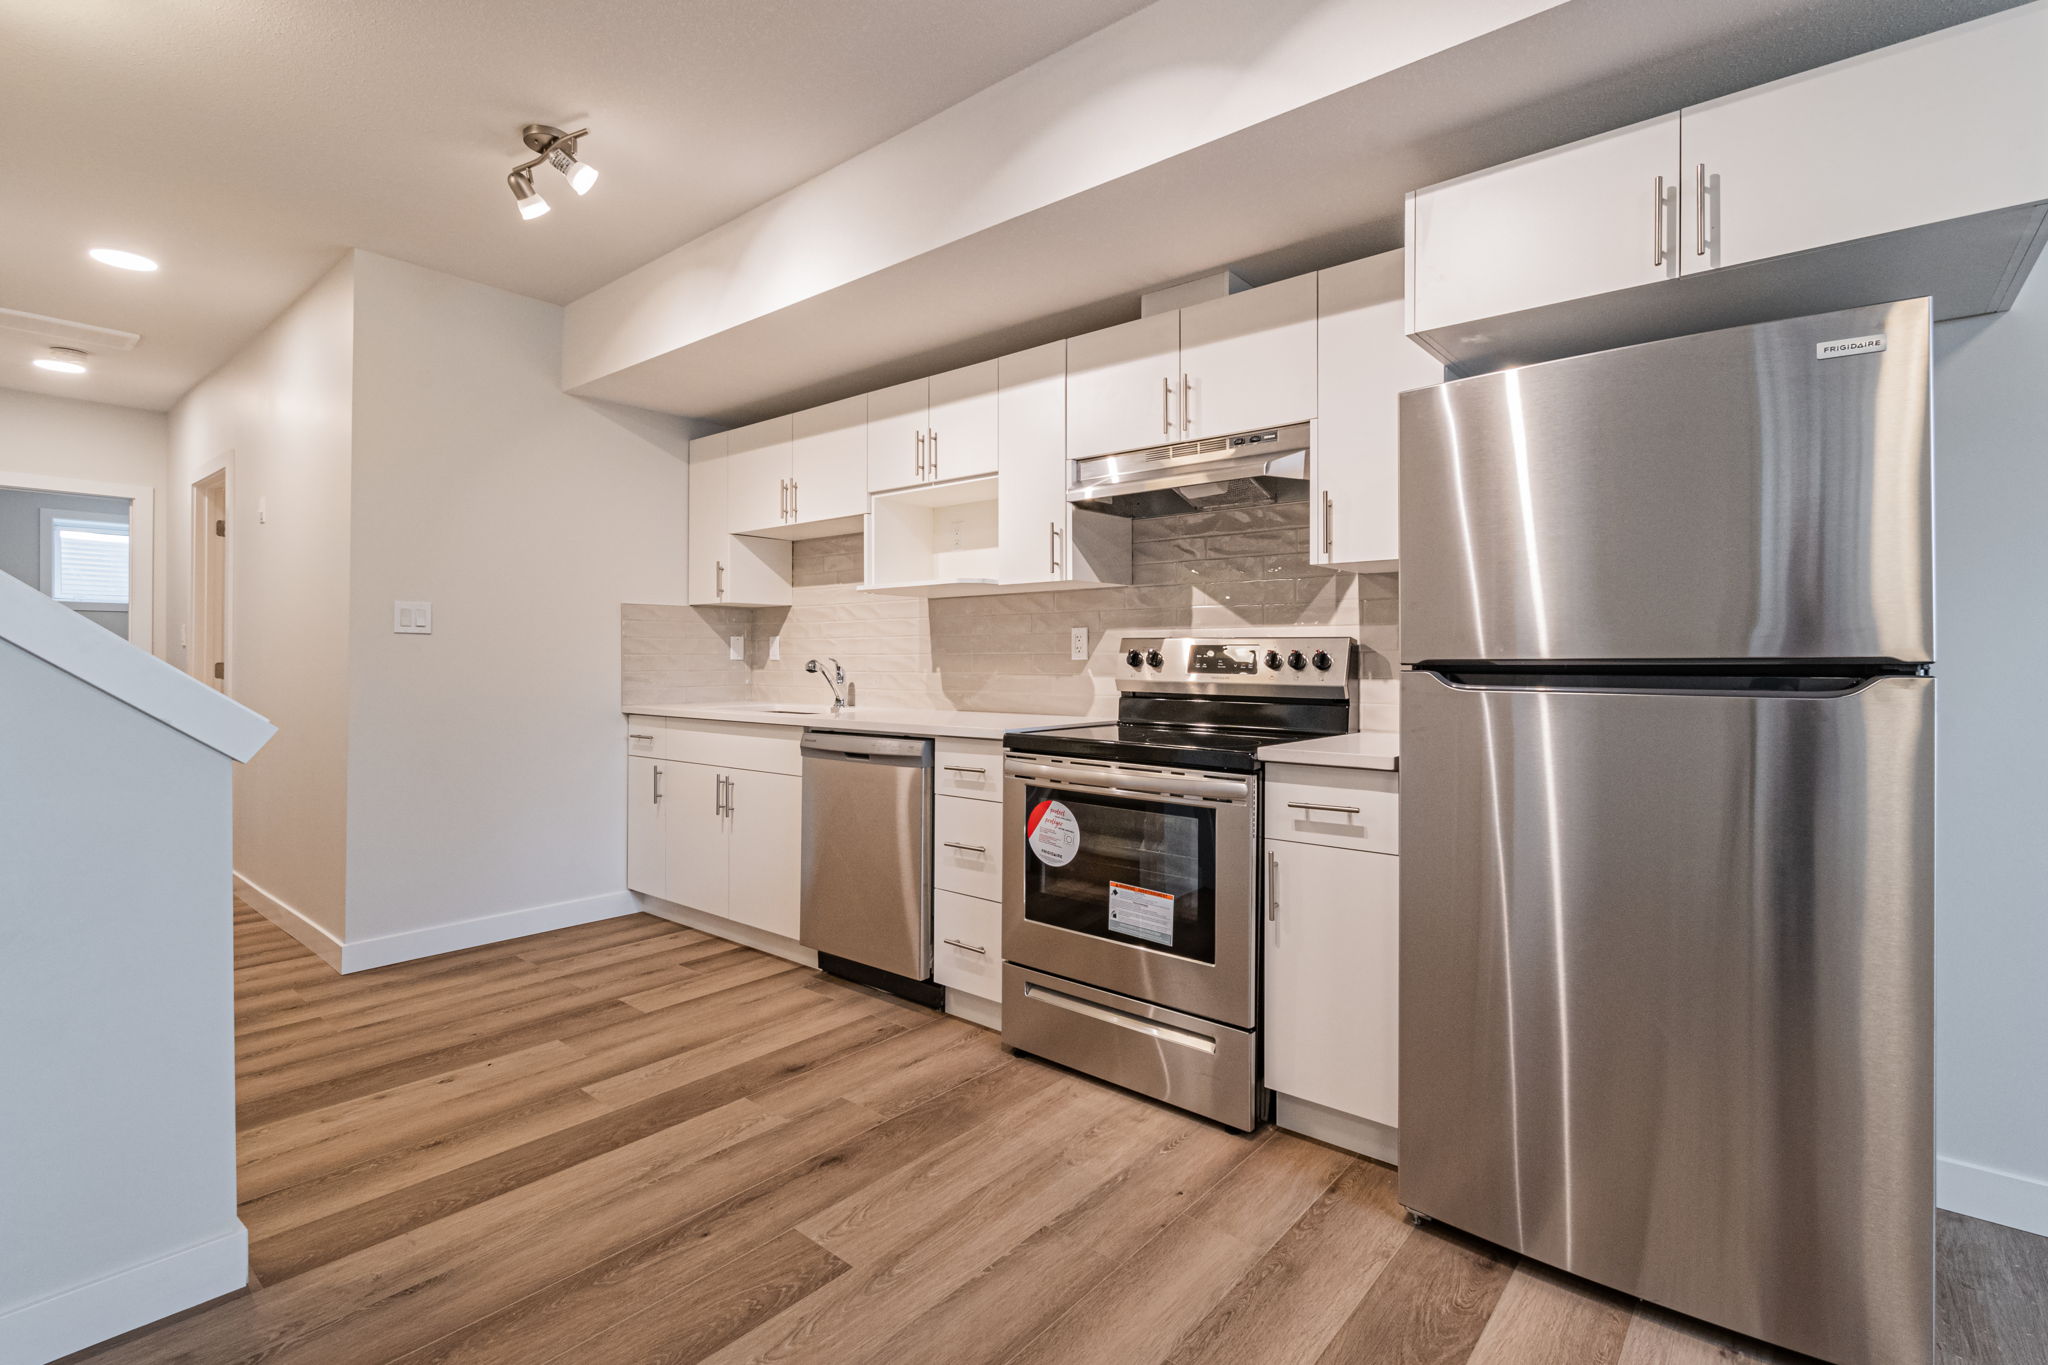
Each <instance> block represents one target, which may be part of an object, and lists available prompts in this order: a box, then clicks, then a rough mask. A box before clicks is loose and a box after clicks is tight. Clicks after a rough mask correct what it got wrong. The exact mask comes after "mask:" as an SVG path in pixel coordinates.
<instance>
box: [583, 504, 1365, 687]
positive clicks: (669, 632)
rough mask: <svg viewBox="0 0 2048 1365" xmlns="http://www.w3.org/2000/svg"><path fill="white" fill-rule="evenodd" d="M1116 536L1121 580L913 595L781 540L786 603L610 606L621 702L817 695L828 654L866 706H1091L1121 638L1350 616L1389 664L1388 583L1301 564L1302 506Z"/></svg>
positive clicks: (849, 548) (852, 560)
mask: <svg viewBox="0 0 2048 1365" xmlns="http://www.w3.org/2000/svg"><path fill="white" fill-rule="evenodd" d="M1132 533H1133V549H1134V552H1135V556H1134V557H1135V561H1136V563H1135V566H1134V567H1135V569H1136V575H1135V576H1136V577H1137V579H1138V582H1137V583H1136V584H1134V585H1132V586H1130V587H1105V588H1085V589H1074V590H1072V591H1058V592H1022V593H1002V594H995V595H991V596H987V597H954V598H933V599H930V600H926V599H923V598H915V597H882V596H878V595H875V594H871V593H864V592H861V591H860V590H859V584H860V579H861V574H862V571H863V562H864V559H863V553H862V543H861V537H860V536H858V535H851V536H833V537H830V538H827V539H823V540H805V541H798V542H797V543H796V546H795V558H794V564H793V569H792V582H793V583H794V585H795V586H794V593H793V596H794V598H795V600H794V602H793V603H792V604H791V605H790V606H787V607H773V608H762V609H759V610H754V611H741V610H737V609H734V608H727V607H669V606H648V605H642V604H632V603H629V604H627V605H626V606H625V607H623V608H622V609H621V611H620V636H621V648H622V665H623V666H622V677H623V680H624V693H625V697H624V702H625V705H627V706H634V705H648V706H658V705H673V704H680V703H686V702H700V701H741V700H758V701H818V700H822V699H824V697H825V695H826V689H825V684H824V683H823V682H821V681H820V680H819V679H818V678H816V677H815V676H813V675H811V674H808V673H805V672H804V661H805V660H806V659H810V658H813V657H823V656H827V655H830V656H834V657H836V658H837V659H838V660H839V662H840V663H841V665H843V666H844V667H845V669H846V673H847V676H848V677H849V678H850V679H851V680H852V681H853V683H854V685H855V688H856V699H857V701H858V702H859V704H861V705H865V706H881V707H917V708H922V709H940V710H963V711H1034V712H1041V713H1046V714H1053V715H1086V714H1091V713H1096V714H1099V713H1102V712H1104V711H1107V710H1109V709H1111V708H1112V707H1113V706H1114V705H1115V696H1116V689H1115V685H1114V681H1113V680H1114V677H1115V653H1116V644H1117V637H1118V636H1119V635H1120V634H1122V633H1123V632H1125V631H1130V630H1173V629H1176V628H1181V627H1191V626H1201V627H1222V628H1226V629H1227V628H1229V627H1232V626H1239V625H1245V626H1263V625H1274V626H1313V625H1342V626H1347V627H1357V628H1359V631H1360V636H1361V639H1363V640H1364V642H1365V644H1366V646H1367V649H1368V653H1367V655H1366V676H1367V677H1368V678H1373V679H1380V680H1385V679H1390V678H1392V677H1393V664H1392V662H1391V661H1392V660H1393V659H1394V658H1395V657H1396V653H1395V650H1396V642H1397V640H1398V619H1397V615H1396V604H1397V593H1398V585H1399V580H1398V578H1397V577H1396V576H1395V575H1393V574H1366V575H1363V576H1360V575H1356V574H1346V573H1332V572H1330V571H1328V570H1325V569H1320V568H1317V567H1316V566H1314V565H1312V564H1310V563H1309V562H1308V537H1309V508H1308V505H1307V504H1306V503H1281V504H1277V505H1274V506H1269V507H1245V508H1237V507H1234V508H1221V509H1217V510H1214V511H1208V512H1192V513H1189V514H1187V515H1185V516H1179V517H1160V518H1156V519H1153V520H1148V521H1140V522H1136V523H1134V525H1133V527H1132ZM1076 626H1086V627H1087V628H1088V635H1089V644H1090V647H1091V655H1090V658H1089V659H1088V660H1087V661H1086V662H1081V661H1077V660H1073V659H1070V658H1068V642H1069V632H1070V631H1071V630H1072V629H1073V628H1074V627H1076ZM732 635H741V636H744V637H746V658H745V659H744V660H729V659H728V658H727V657H726V655H727V649H728V645H727V637H729V636H732ZM778 639H779V641H780V644H779V653H780V655H781V657H780V658H778V659H770V658H769V657H768V653H769V649H770V645H771V642H772V641H776V640H778ZM1371 651H1378V653H1377V654H1375V653H1372V652H1371Z"/></svg>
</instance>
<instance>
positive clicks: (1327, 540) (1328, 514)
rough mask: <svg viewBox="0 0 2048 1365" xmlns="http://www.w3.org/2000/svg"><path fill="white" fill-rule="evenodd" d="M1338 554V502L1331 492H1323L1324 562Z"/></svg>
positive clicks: (1326, 490)
mask: <svg viewBox="0 0 2048 1365" xmlns="http://www.w3.org/2000/svg"><path fill="white" fill-rule="evenodd" d="M1336 553H1337V522H1336V500H1335V499H1334V498H1332V497H1331V496H1330V490H1329V489H1327V488H1325V489H1324V490H1323V562H1324V563H1326V564H1327V563H1328V562H1329V561H1330V558H1331V556H1333V555H1335V554H1336Z"/></svg>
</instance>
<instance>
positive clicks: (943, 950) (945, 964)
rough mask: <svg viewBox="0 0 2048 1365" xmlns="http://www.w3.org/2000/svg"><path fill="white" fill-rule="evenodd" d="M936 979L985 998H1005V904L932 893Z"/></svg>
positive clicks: (933, 964) (950, 894) (952, 893)
mask: <svg viewBox="0 0 2048 1365" xmlns="http://www.w3.org/2000/svg"><path fill="white" fill-rule="evenodd" d="M932 979H933V980H934V981H936V982H938V983H939V984H940V985H941V986H950V987H952V988H953V989H954V990H956V991H966V992H967V993H968V994H969V995H978V996H980V997H981V998H982V999H984V1000H1001V999H1002V998H1003V907H1002V906H1001V905H999V904H997V903H996V902H994V901H985V900H977V899H976V898H975V897H973V896H962V895H960V894H958V893H957V892H953V891H935V892H933V893H932Z"/></svg>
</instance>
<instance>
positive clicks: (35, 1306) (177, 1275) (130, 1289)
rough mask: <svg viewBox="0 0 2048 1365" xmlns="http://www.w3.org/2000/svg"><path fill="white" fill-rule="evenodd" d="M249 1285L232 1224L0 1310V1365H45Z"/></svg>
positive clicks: (245, 1240) (241, 1232)
mask: <svg viewBox="0 0 2048 1365" xmlns="http://www.w3.org/2000/svg"><path fill="white" fill-rule="evenodd" d="M248 1282H249V1231H248V1229H247V1228H244V1227H243V1226H242V1225H241V1223H240V1222H237V1223H236V1224H235V1225H234V1227H233V1228H231V1229H229V1230H228V1231H226V1232H223V1233H220V1234H219V1235H217V1236H214V1237H209V1238H207V1239H206V1240H205V1241H203V1242H199V1243H196V1244H195V1245H192V1246H188V1247H185V1248H183V1249H182V1250H179V1251H174V1252H172V1253H170V1254H169V1255H168V1256H159V1257H157V1258H156V1259H154V1260H150V1261H144V1262H143V1263H142V1264H141V1265H133V1266H129V1267H128V1268H127V1269H125V1270H118V1271H115V1272H114V1273H113V1274H111V1275H108V1276H105V1277H103V1278H101V1279H97V1280H91V1281H88V1282H87V1283H85V1284H81V1285H76V1286H73V1287H72V1288H70V1289H66V1290H64V1291H63V1292H61V1293H57V1294H52V1295H49V1296H48V1297H47V1298H41V1299H37V1300H36V1301H35V1302H34V1303H25V1304H20V1305H18V1306H16V1307H14V1308H11V1309H8V1310H6V1311H4V1312H0V1361H5V1362H7V1365H45V1362H48V1361H52V1360H57V1359H60V1358H61V1357H64V1356H68V1355H70V1354H71V1353H72V1352H74V1351H82V1350H84V1349H85V1348H86V1347H88V1346H92V1345H96V1344H98V1343H99V1342H102V1341H105V1340H106V1339H107V1338H109V1337H117V1336H120V1335H121V1334H122V1333H124V1332H132V1331H134V1330H135V1329H136V1328H138V1327H147V1326H148V1325H149V1324H150V1323H152V1322H155V1321H157V1320H158V1319H160V1318H167V1317H169V1316H171V1315H172V1314H173V1313H182V1312H184V1311H185V1310H186V1309H188V1308H194V1307H197V1306H198V1305H200V1304H202V1303H205V1302H206V1301H207V1300H209V1299H217V1298H219V1297H221V1296H222V1295H223V1294H232V1293H234V1292H235V1291H236V1290H237V1289H240V1288H242V1287H243V1286H244V1285H246V1284H248Z"/></svg>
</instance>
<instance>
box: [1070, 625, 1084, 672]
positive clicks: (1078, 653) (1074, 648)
mask: <svg viewBox="0 0 2048 1365" xmlns="http://www.w3.org/2000/svg"><path fill="white" fill-rule="evenodd" d="M1067 657H1068V658H1069V659H1079V660H1081V661H1082V662H1083V663H1085V662H1087V659H1088V627H1086V626H1075V627H1074V642H1073V644H1072V645H1071V646H1070V647H1069V648H1068V651H1067Z"/></svg>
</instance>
